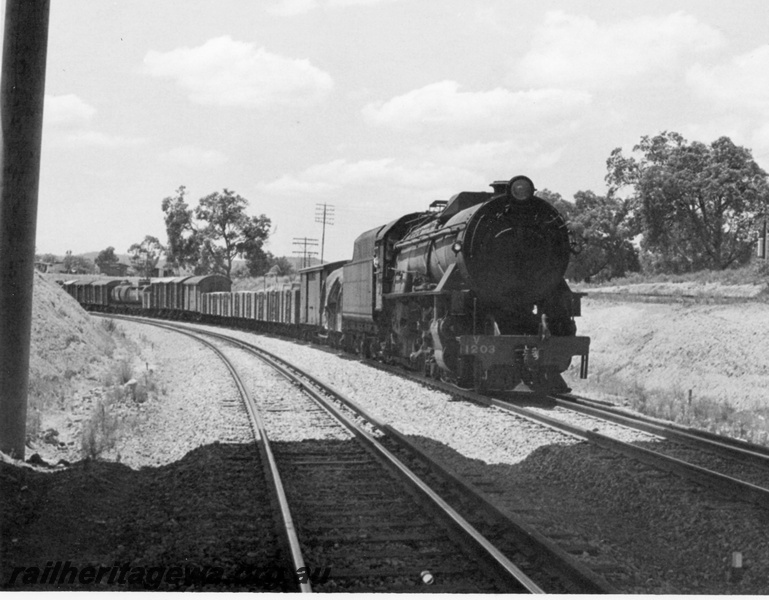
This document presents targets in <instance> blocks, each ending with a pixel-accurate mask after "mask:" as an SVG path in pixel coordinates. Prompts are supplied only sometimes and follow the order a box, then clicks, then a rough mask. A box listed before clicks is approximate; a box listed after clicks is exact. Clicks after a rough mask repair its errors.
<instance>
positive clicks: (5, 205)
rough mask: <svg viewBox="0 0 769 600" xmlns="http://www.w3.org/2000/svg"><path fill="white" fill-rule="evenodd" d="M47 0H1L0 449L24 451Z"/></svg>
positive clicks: (14, 452)
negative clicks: (2, 5)
mask: <svg viewBox="0 0 769 600" xmlns="http://www.w3.org/2000/svg"><path fill="white" fill-rule="evenodd" d="M49 14H50V0H6V4H5V33H4V36H5V37H4V39H3V63H2V82H0V121H2V130H1V131H0V136H1V137H2V139H0V163H2V172H1V173H2V174H1V175H0V450H2V451H3V452H5V453H7V454H10V455H12V456H14V457H16V458H19V459H22V460H23V459H24V444H25V442H26V440H25V438H26V421H27V389H28V385H29V346H30V337H31V333H30V330H31V324H32V286H33V284H34V269H35V233H36V228H37V194H38V187H39V183H40V147H41V145H42V137H43V99H44V97H45V63H46V54H47V52H48V18H49Z"/></svg>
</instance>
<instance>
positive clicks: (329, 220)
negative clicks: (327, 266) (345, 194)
mask: <svg viewBox="0 0 769 600" xmlns="http://www.w3.org/2000/svg"><path fill="white" fill-rule="evenodd" d="M315 222H316V223H323V235H322V236H321V238H322V242H321V244H320V262H321V263H323V256H324V251H325V249H326V225H333V224H334V207H333V206H332V205H331V204H326V203H325V202H324V203H323V204H316V205H315Z"/></svg>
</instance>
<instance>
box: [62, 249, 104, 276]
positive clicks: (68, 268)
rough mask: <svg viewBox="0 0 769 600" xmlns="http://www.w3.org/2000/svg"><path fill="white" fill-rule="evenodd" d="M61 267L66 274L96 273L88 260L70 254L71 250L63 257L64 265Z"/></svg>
mask: <svg viewBox="0 0 769 600" xmlns="http://www.w3.org/2000/svg"><path fill="white" fill-rule="evenodd" d="M62 266H63V267H64V271H65V272H66V273H95V272H96V268H95V267H94V264H93V263H92V262H91V261H90V260H88V259H87V258H85V257H84V256H79V255H76V254H72V250H67V253H66V254H65V255H64V264H63V265H62Z"/></svg>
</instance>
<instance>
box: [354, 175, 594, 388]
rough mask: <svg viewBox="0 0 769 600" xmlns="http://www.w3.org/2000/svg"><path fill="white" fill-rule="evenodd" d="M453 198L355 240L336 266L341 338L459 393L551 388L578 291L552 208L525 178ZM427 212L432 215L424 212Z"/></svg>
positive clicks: (577, 351)
mask: <svg viewBox="0 0 769 600" xmlns="http://www.w3.org/2000/svg"><path fill="white" fill-rule="evenodd" d="M492 188H493V191H492V192H462V193H460V194H457V195H456V196H454V197H453V198H451V200H449V201H448V202H437V203H433V207H432V208H433V210H432V211H430V212H428V213H416V214H410V215H406V216H404V217H401V218H400V219H397V220H395V221H392V222H391V223H388V224H387V225H384V226H382V227H378V228H376V229H372V230H370V231H367V232H365V233H363V234H362V235H361V236H360V237H358V239H357V240H356V242H355V250H354V254H353V259H352V261H351V262H349V263H348V264H347V265H345V266H344V284H343V290H344V291H343V297H344V304H343V306H344V308H343V311H342V317H343V319H342V320H343V332H344V334H345V336H346V337H347V338H349V339H350V342H348V343H352V344H353V346H354V347H355V348H356V349H359V350H360V351H362V352H363V353H364V354H373V355H377V356H380V357H382V358H383V359H385V360H398V361H401V362H403V363H405V364H407V365H409V366H412V367H413V366H416V367H417V368H423V369H424V370H425V371H426V372H427V373H430V374H432V375H434V376H438V375H440V376H441V377H442V378H444V379H448V380H451V381H454V382H455V383H456V384H457V385H459V386H462V387H475V388H476V389H478V390H480V391H485V390H502V389H517V390H536V391H563V390H567V389H568V388H567V386H566V384H565V383H564V381H563V378H562V377H561V373H562V372H563V371H565V370H566V369H567V368H568V367H569V364H570V362H571V359H572V357H573V356H575V355H578V356H580V357H581V358H582V365H581V367H582V368H581V376H582V377H585V376H586V374H587V357H588V351H589V344H590V338H588V337H577V336H576V335H575V333H576V325H575V322H574V317H577V316H579V314H580V298H581V294H575V293H573V292H572V291H571V290H570V289H569V286H568V284H567V283H566V281H565V280H564V273H565V272H566V267H567V266H568V262H569V257H570V254H571V246H570V243H569V231H568V228H567V226H566V223H565V221H564V219H563V217H562V216H561V215H560V213H559V212H558V211H557V210H556V209H555V208H553V206H552V205H550V204H549V203H548V202H546V201H545V200H542V199H541V198H538V197H537V196H535V194H534V185H533V183H532V182H531V180H530V179H529V178H527V177H523V176H519V177H514V178H513V179H511V180H510V181H497V182H494V183H493V184H492ZM436 209H437V210H436Z"/></svg>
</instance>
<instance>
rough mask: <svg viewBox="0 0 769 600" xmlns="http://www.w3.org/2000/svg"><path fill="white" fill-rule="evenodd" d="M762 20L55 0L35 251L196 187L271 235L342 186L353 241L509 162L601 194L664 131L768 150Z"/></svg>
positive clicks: (645, 6)
mask: <svg viewBox="0 0 769 600" xmlns="http://www.w3.org/2000/svg"><path fill="white" fill-rule="evenodd" d="M3 5H4V3H3ZM767 31H769V5H767V3H766V0H731V1H729V2H727V1H725V0H719V1H715V0H692V1H675V0H664V1H662V0H643V1H640V0H625V1H620V0H611V1H608V0H607V1H598V0H569V1H555V0H551V1H548V0H537V1H534V0H519V1H516V0H475V1H473V0H259V1H255V0H183V1H182V0H66V1H64V0H52V1H51V16H50V29H49V46H48V62H47V74H46V101H45V113H44V128H43V154H42V164H41V178H40V192H39V205H38V228H37V245H36V246H37V252H38V253H53V254H59V255H63V254H64V253H65V252H66V251H67V250H71V251H72V252H73V253H74V254H79V253H85V252H93V251H99V250H102V249H104V248H106V247H108V246H113V247H114V248H115V249H116V251H117V252H118V253H124V252H125V251H126V250H127V249H128V247H129V246H130V245H131V244H133V243H135V242H140V241H141V240H142V239H144V236H146V235H153V236H156V237H158V238H159V239H160V240H161V241H162V242H165V241H166V239H167V238H166V233H165V226H164V222H163V213H162V210H161V202H162V200H163V198H165V197H168V196H174V195H175V194H176V191H177V189H178V188H179V187H180V186H185V188H186V191H187V195H186V198H187V201H188V203H189V204H191V205H196V204H197V201H198V200H199V199H200V198H202V197H203V196H206V195H208V194H210V193H212V192H216V191H221V190H223V189H225V188H226V189H229V190H232V191H234V192H235V193H237V194H239V195H241V196H242V197H244V198H246V199H247V200H248V202H249V209H248V211H249V214H252V215H259V214H265V215H267V216H268V217H269V218H270V219H271V220H272V234H271V237H270V241H269V243H268V245H267V247H266V248H267V250H269V251H270V252H272V253H273V254H275V255H277V256H283V255H285V256H292V255H295V253H297V252H300V251H301V246H300V245H298V244H295V243H294V242H295V241H296V240H298V239H301V238H310V239H315V240H318V242H320V240H321V237H322V226H321V224H320V223H317V222H316V219H315V214H316V208H317V207H318V206H319V205H323V204H326V205H328V206H331V207H333V220H332V219H329V221H330V222H329V224H328V226H327V228H326V234H325V238H326V239H325V248H324V249H323V253H324V258H325V260H327V261H328V260H341V259H347V258H350V257H351V255H352V246H353V242H354V240H355V238H356V237H357V236H358V235H359V234H360V233H362V232H364V231H366V230H369V229H372V228H374V227H377V226H379V225H382V224H384V223H387V222H389V221H392V220H394V219H396V218H398V217H399V216H401V215H403V214H405V213H408V212H414V211H419V210H424V209H426V208H427V207H428V206H429V204H430V203H431V202H432V201H433V200H436V199H448V198H450V197H451V196H452V195H454V194H456V193H458V192H460V191H464V190H468V191H484V190H486V191H488V190H490V188H489V187H488V186H489V184H490V183H491V182H492V181H495V180H500V179H510V178H511V177H513V176H515V175H519V174H523V175H527V176H529V177H530V178H531V179H532V180H533V181H534V184H535V186H536V187H537V188H538V189H540V190H542V189H548V190H550V191H552V192H556V193H559V194H561V195H562V196H563V197H564V198H566V199H569V200H570V199H572V198H573V196H574V194H575V193H576V192H578V191H584V190H591V191H593V192H595V193H597V194H604V193H605V192H606V185H605V183H604V176H605V174H606V159H607V158H608V157H609V154H610V153H611V151H612V150H613V149H614V148H617V147H621V148H622V149H623V151H624V152H625V153H626V154H628V153H630V152H631V151H632V147H633V146H634V145H635V144H637V143H638V142H639V141H640V139H641V137H642V136H644V135H652V136H653V135H656V134H658V133H661V132H663V131H676V132H678V133H680V134H682V135H683V136H684V137H685V138H687V139H688V140H689V141H700V142H703V143H706V144H707V143H711V142H713V141H714V140H716V139H717V138H719V137H721V136H724V135H726V136H729V137H730V138H731V139H732V141H734V142H735V143H736V144H738V145H742V146H745V147H747V148H749V149H750V150H751V151H752V153H753V156H754V158H755V159H756V161H757V162H758V164H759V165H760V166H762V167H763V168H764V169H766V170H769V44H768V43H767V41H768V38H767ZM329 212H331V211H329ZM312 249H313V250H315V251H317V252H318V254H320V251H321V248H320V245H318V246H317V247H313V248H312Z"/></svg>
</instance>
